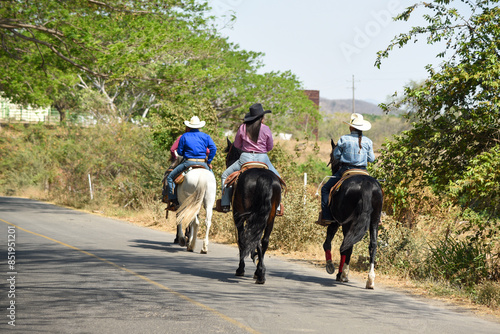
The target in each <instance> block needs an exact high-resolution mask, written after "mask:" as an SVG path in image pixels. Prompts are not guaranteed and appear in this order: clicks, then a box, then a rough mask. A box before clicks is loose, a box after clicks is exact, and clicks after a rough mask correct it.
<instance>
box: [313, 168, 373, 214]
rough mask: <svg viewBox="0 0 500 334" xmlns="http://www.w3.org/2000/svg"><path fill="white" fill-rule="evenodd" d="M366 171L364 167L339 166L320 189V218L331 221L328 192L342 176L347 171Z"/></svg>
mask: <svg viewBox="0 0 500 334" xmlns="http://www.w3.org/2000/svg"><path fill="white" fill-rule="evenodd" d="M354 168H355V169H366V167H361V166H360V167H354V166H341V167H340V168H339V170H338V171H337V172H336V173H335V174H334V175H333V176H332V177H331V178H330V180H328V182H326V183H325V184H324V185H323V187H321V218H322V219H324V220H333V217H332V213H331V212H330V208H329V207H328V197H329V196H330V190H331V189H332V188H333V186H334V185H335V184H336V183H337V182H338V181H339V180H340V179H341V178H342V174H344V172H345V171H346V170H349V169H354Z"/></svg>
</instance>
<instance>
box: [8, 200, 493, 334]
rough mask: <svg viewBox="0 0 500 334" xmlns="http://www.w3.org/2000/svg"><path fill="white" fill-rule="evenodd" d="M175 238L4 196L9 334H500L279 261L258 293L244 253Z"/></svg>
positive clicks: (462, 316) (455, 313) (439, 309)
mask: <svg viewBox="0 0 500 334" xmlns="http://www.w3.org/2000/svg"><path fill="white" fill-rule="evenodd" d="M214 223H215V224H217V222H216V221H215V222H214ZM12 236H15V247H14V249H12V248H11V249H10V253H11V254H10V255H11V256H12V255H14V256H15V264H14V263H13V262H12V261H11V262H10V264H9V260H8V256H9V253H8V252H9V248H8V242H9V238H10V240H11V241H12V239H13V237H12ZM173 239H174V236H173V235H172V234H170V233H165V232H161V231H156V230H151V229H148V228H144V227H138V226H135V225H133V224H129V223H127V222H123V221H117V220H112V219H107V218H102V217H99V216H95V215H90V214H86V213H82V212H79V211H74V210H69V209H65V208H60V207H57V206H53V205H50V204H46V203H42V202H37V201H33V200H27V199H20V198H8V197H0V253H1V254H2V255H1V256H0V282H1V290H0V294H1V295H0V321H1V323H0V332H2V333H6V332H7V331H8V332H11V331H12V332H13V331H14V330H15V331H17V332H19V333H120V334H127V333H273V334H274V333H334V332H340V333H440V334H444V333H454V334H457V333H467V334H470V333H500V324H499V323H497V322H492V321H487V320H484V319H481V318H478V317H475V316H473V315H472V314H470V313H468V312H466V311H460V310H458V309H456V308H450V307H445V306H443V305H441V304H437V303H435V302H433V303H431V304H429V303H427V302H425V301H423V300H421V299H418V298H414V297H411V296H408V295H405V294H400V293H396V292H393V291H391V290H390V289H388V288H383V287H380V286H377V287H376V290H373V291H372V290H365V289H364V282H362V281H353V282H349V283H347V284H345V283H344V284H340V283H337V282H335V281H334V280H333V277H334V276H330V275H328V274H327V273H326V272H325V271H324V270H319V269H317V268H312V267H309V266H304V265H301V264H297V263H293V262H291V261H283V260H281V259H278V258H275V257H270V258H268V261H267V268H268V276H267V282H266V284H265V285H257V284H254V283H253V279H252V277H251V275H248V277H244V278H238V277H235V276H234V272H235V270H236V267H237V263H238V254H237V249H236V248H234V247H231V246H226V245H217V244H211V245H210V250H209V254H207V255H202V254H200V253H199V250H200V249H199V248H200V247H201V243H200V244H199V245H198V246H197V249H196V250H195V252H194V253H189V252H187V251H185V248H181V247H179V246H178V245H175V244H173V243H172V241H173ZM11 246H12V244H11ZM11 259H12V257H11ZM10 265H12V266H13V267H10ZM247 269H248V272H249V273H250V271H253V264H251V263H248V265H247ZM12 302H15V304H11V303H12ZM12 305H14V307H15V308H13V306H12ZM9 308H10V310H9ZM13 316H15V318H13ZM14 320H15V322H13V321H14ZM9 322H10V324H9ZM12 324H15V327H13V326H12ZM6 330H7V331H6Z"/></svg>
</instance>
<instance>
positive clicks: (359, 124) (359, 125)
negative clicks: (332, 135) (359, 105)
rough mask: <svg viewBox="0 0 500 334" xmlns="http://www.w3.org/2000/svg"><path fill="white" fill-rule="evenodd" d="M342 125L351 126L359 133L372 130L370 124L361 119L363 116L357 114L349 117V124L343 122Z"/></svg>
mask: <svg viewBox="0 0 500 334" xmlns="http://www.w3.org/2000/svg"><path fill="white" fill-rule="evenodd" d="M344 123H345V124H348V125H350V126H352V127H353V128H355V129H356V130H359V131H368V130H370V129H371V128H372V124H371V123H370V122H368V121H365V120H364V119H363V115H361V114H358V113H353V114H352V115H351V122H350V123H347V122H344Z"/></svg>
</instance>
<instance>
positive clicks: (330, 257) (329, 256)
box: [325, 250, 332, 261]
mask: <svg viewBox="0 0 500 334" xmlns="http://www.w3.org/2000/svg"><path fill="white" fill-rule="evenodd" d="M325 257H326V260H327V261H328V260H331V259H332V251H329V250H327V251H325Z"/></svg>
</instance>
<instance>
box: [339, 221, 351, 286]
mask: <svg viewBox="0 0 500 334" xmlns="http://www.w3.org/2000/svg"><path fill="white" fill-rule="evenodd" d="M350 228H351V224H350V223H349V224H346V225H342V234H343V236H344V238H345V236H346V235H347V233H348V232H349V229H350ZM352 250H353V247H350V248H348V249H346V250H345V251H343V252H341V253H340V264H339V272H338V273H337V277H336V280H337V281H338V282H349V263H350V262H351V255H352Z"/></svg>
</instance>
